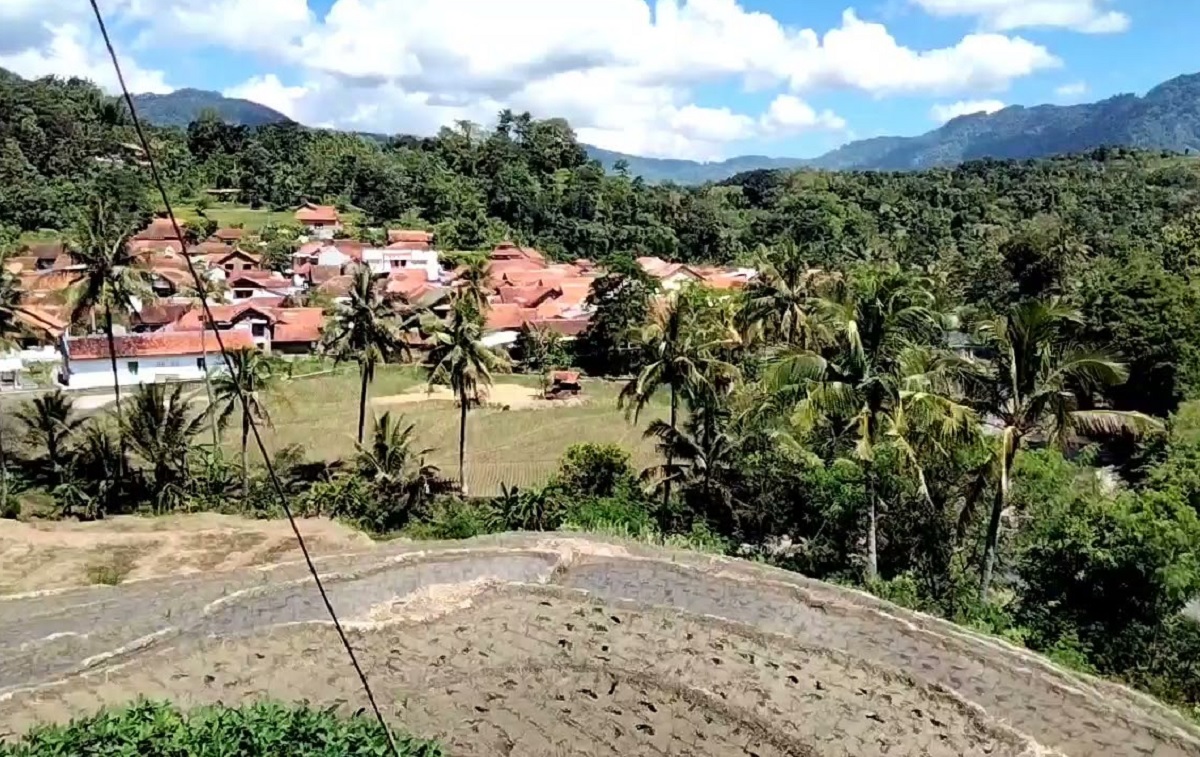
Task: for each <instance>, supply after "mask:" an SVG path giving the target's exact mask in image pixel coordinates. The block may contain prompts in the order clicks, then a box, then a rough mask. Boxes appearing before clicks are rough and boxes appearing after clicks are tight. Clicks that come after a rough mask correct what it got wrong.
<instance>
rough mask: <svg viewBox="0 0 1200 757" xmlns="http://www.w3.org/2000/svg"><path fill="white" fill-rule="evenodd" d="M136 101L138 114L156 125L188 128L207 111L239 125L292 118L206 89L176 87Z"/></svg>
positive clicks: (137, 96) (251, 124) (259, 105)
mask: <svg viewBox="0 0 1200 757" xmlns="http://www.w3.org/2000/svg"><path fill="white" fill-rule="evenodd" d="M133 103H134V106H135V107H136V108H137V109H138V114H139V115H141V117H142V118H144V119H146V121H148V122H150V123H152V124H154V125H155V126H178V127H181V128H187V125H188V124H190V123H191V122H192V121H196V120H198V119H199V118H200V116H201V115H203V114H204V112H205V111H208V110H211V111H213V112H215V113H216V114H217V115H218V116H220V117H221V120H222V121H225V122H226V123H230V124H235V125H238V126H263V125H265V124H282V123H291V121H292V119H290V118H288V117H287V116H285V115H283V114H282V113H280V112H279V111H277V110H273V109H271V108H268V107H267V106H265V105H261V104H259V103H256V102H251V101H250V100H242V99H240V98H236V97H225V96H223V95H221V94H220V93H217V92H210V91H208V90H203V89H177V90H175V91H174V92H171V93H170V94H166V95H150V94H146V95H134V96H133Z"/></svg>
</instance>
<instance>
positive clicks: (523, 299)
mask: <svg viewBox="0 0 1200 757" xmlns="http://www.w3.org/2000/svg"><path fill="white" fill-rule="evenodd" d="M560 295H562V290H561V289H559V288H558V287H553V286H549V287H547V286H536V285H535V286H500V287H497V289H496V296H497V297H499V298H500V302H502V303H504V304H516V305H521V306H523V307H527V308H535V307H537V306H538V305H540V304H542V302H544V301H545V300H547V299H551V298H555V297H559V296H560Z"/></svg>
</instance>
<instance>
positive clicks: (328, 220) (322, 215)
mask: <svg viewBox="0 0 1200 757" xmlns="http://www.w3.org/2000/svg"><path fill="white" fill-rule="evenodd" d="M295 218H296V223H298V224H299V225H301V226H303V227H304V228H305V229H307V230H308V232H309V233H310V234H312V235H313V236H315V237H318V238H320V239H332V238H333V233H334V232H335V231H337V230H339V229H341V228H342V219H341V217H340V216H339V215H338V212H337V208H335V207H334V206H332V205H317V204H316V203H313V202H306V203H304V204H303V205H301V206H300V209H299V210H297V211H296V215H295Z"/></svg>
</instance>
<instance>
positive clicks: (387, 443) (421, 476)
mask: <svg viewBox="0 0 1200 757" xmlns="http://www.w3.org/2000/svg"><path fill="white" fill-rule="evenodd" d="M401 424H402V421H401V420H399V419H395V420H393V418H392V414H391V413H384V414H383V415H382V416H381V417H380V418H379V420H378V421H377V422H376V424H375V430H374V432H373V433H372V435H371V443H370V444H369V445H364V444H358V445H357V449H358V454H357V457H356V462H357V465H358V470H359V472H360V473H361V474H362V475H363V476H364V477H365V478H367V479H368V480H370V481H371V482H372V483H374V484H375V485H376V486H378V487H380V488H381V489H382V490H383V492H385V493H386V494H387V495H388V498H389V499H391V498H394V497H399V498H400V499H401V501H402V502H403V503H404V507H405V512H406V513H411V512H412V511H413V510H414V509H415V508H416V507H418V506H419V505H420V504H421V502H422V501H424V500H425V498H426V497H428V496H429V495H430V494H432V493H433V491H434V487H435V485H436V481H437V479H438V474H439V471H438V469H437V467H435V466H433V465H428V464H427V463H426V462H425V458H426V456H427V455H429V454H430V453H431V452H433V450H432V449H414V448H413V447H414V443H415V440H414V439H413V430H414V428H415V427H414V426H413V425H412V424H409V425H407V426H403V425H401Z"/></svg>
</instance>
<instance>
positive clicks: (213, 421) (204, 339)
mask: <svg viewBox="0 0 1200 757" xmlns="http://www.w3.org/2000/svg"><path fill="white" fill-rule="evenodd" d="M226 291H228V287H227V286H226V285H225V282H224V280H222V279H210V278H208V277H207V276H206V277H203V278H201V279H200V286H195V285H193V286H191V287H189V288H188V289H187V296H189V297H190V298H191V299H192V303H193V305H194V306H195V307H198V308H201V309H203V307H204V305H205V303H207V302H211V301H218V302H220V301H222V300H223V299H224V296H225V292H226ZM200 326H201V329H200V352H201V355H202V356H203V360H204V391H205V394H207V395H208V406H209V407H210V408H211V407H212V406H213V402H214V400H213V387H212V366H211V365H209V363H208V326H209V324H207V323H203V322H202V323H201V324H200ZM208 419H209V424H210V427H211V430H212V443H213V446H214V447H216V446H217V445H218V444H220V443H221V439H220V433H219V431H218V429H217V414H216V413H215V412H209V413H208Z"/></svg>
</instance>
